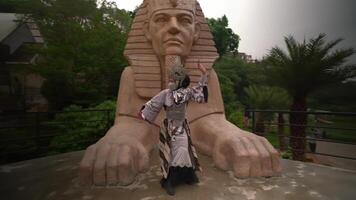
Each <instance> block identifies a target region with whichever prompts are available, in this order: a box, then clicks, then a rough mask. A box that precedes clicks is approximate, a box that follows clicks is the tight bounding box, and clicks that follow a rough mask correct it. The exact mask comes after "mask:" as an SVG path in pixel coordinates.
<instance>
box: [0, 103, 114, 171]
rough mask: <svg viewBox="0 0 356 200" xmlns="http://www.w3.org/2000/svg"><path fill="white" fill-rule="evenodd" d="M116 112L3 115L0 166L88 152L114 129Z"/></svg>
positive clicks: (0, 119)
mask: <svg viewBox="0 0 356 200" xmlns="http://www.w3.org/2000/svg"><path fill="white" fill-rule="evenodd" d="M114 115H115V111H114V110H79V111H57V112H32V113H31V112H2V113H0V164H5V163H10V162H16V161H21V160H27V159H32V158H37V157H41V156H47V155H53V154H57V153H64V152H69V151H76V150H81V149H85V148H86V147H87V146H89V145H90V144H93V143H95V142H96V141H97V140H98V139H100V138H101V137H102V136H103V135H104V134H105V133H106V131H107V130H108V129H109V128H110V127H111V126H112V124H113V120H114Z"/></svg>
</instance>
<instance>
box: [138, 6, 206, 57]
mask: <svg viewBox="0 0 356 200" xmlns="http://www.w3.org/2000/svg"><path fill="white" fill-rule="evenodd" d="M148 2H149V4H148V12H147V21H145V23H144V33H145V36H146V37H147V39H148V40H149V41H151V43H152V46H153V50H154V51H155V53H156V55H159V56H160V57H164V56H167V55H178V56H180V57H182V58H183V59H184V58H186V57H187V56H188V55H189V54H190V52H191V48H192V46H193V42H195V41H196V40H197V39H198V36H199V31H200V23H199V21H198V20H196V17H195V12H196V2H195V0H151V1H148Z"/></svg>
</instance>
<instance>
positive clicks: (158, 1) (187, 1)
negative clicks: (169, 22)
mask: <svg viewBox="0 0 356 200" xmlns="http://www.w3.org/2000/svg"><path fill="white" fill-rule="evenodd" d="M146 2H147V3H148V17H151V15H152V14H153V13H154V12H155V11H157V10H163V9H169V8H177V9H182V10H189V11H191V12H192V13H193V14H195V11H196V0H146Z"/></svg>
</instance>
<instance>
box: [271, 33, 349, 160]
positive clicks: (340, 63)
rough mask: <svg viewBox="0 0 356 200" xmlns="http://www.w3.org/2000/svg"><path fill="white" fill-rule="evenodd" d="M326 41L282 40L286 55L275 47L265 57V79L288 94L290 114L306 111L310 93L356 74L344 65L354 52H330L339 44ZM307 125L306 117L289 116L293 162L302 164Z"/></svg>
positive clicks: (335, 41)
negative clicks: (290, 102)
mask: <svg viewBox="0 0 356 200" xmlns="http://www.w3.org/2000/svg"><path fill="white" fill-rule="evenodd" d="M325 37H326V35H325V34H320V35H318V36H317V37H315V38H311V39H310V40H309V41H308V42H306V41H305V40H304V41H303V42H301V43H299V42H297V41H296V40H295V38H294V37H292V36H288V37H285V39H284V40H285V44H286V46H287V52H285V51H284V50H282V49H281V48H280V47H274V48H272V49H271V50H270V52H269V54H268V55H267V57H266V60H265V61H266V64H267V67H266V69H267V71H266V73H268V74H267V78H268V79H269V80H270V82H271V83H272V84H274V85H277V86H279V87H281V88H284V89H286V91H287V92H288V93H289V95H290V96H291V98H292V105H291V106H290V110H291V111H292V112H296V111H297V112H298V111H307V97H308V96H309V95H310V94H311V92H313V91H315V90H318V89H320V88H322V87H325V86H327V85H330V84H333V83H337V82H340V81H342V80H345V79H346V78H349V77H350V76H353V75H352V73H350V72H352V71H354V70H355V66H353V65H344V63H345V62H346V59H347V58H348V57H349V56H351V55H352V54H353V53H354V50H353V49H352V48H349V49H339V50H335V51H332V49H333V48H334V47H335V45H337V44H338V43H339V42H340V41H342V40H341V39H337V40H334V41H331V42H326V38H325ZM306 122H307V115H306V114H305V113H292V114H291V115H290V124H291V127H290V128H291V134H292V136H293V137H292V138H291V147H292V148H293V149H294V151H293V159H296V160H304V149H305V126H304V125H305V124H306Z"/></svg>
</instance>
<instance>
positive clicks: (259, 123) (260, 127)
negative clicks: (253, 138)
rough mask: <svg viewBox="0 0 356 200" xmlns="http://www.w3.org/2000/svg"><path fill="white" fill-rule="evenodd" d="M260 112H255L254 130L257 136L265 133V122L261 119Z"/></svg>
mask: <svg viewBox="0 0 356 200" xmlns="http://www.w3.org/2000/svg"><path fill="white" fill-rule="evenodd" d="M262 115H263V114H262V113H257V116H256V118H257V119H256V130H255V133H256V134H257V135H259V136H264V134H265V124H264V119H263V116H262Z"/></svg>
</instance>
